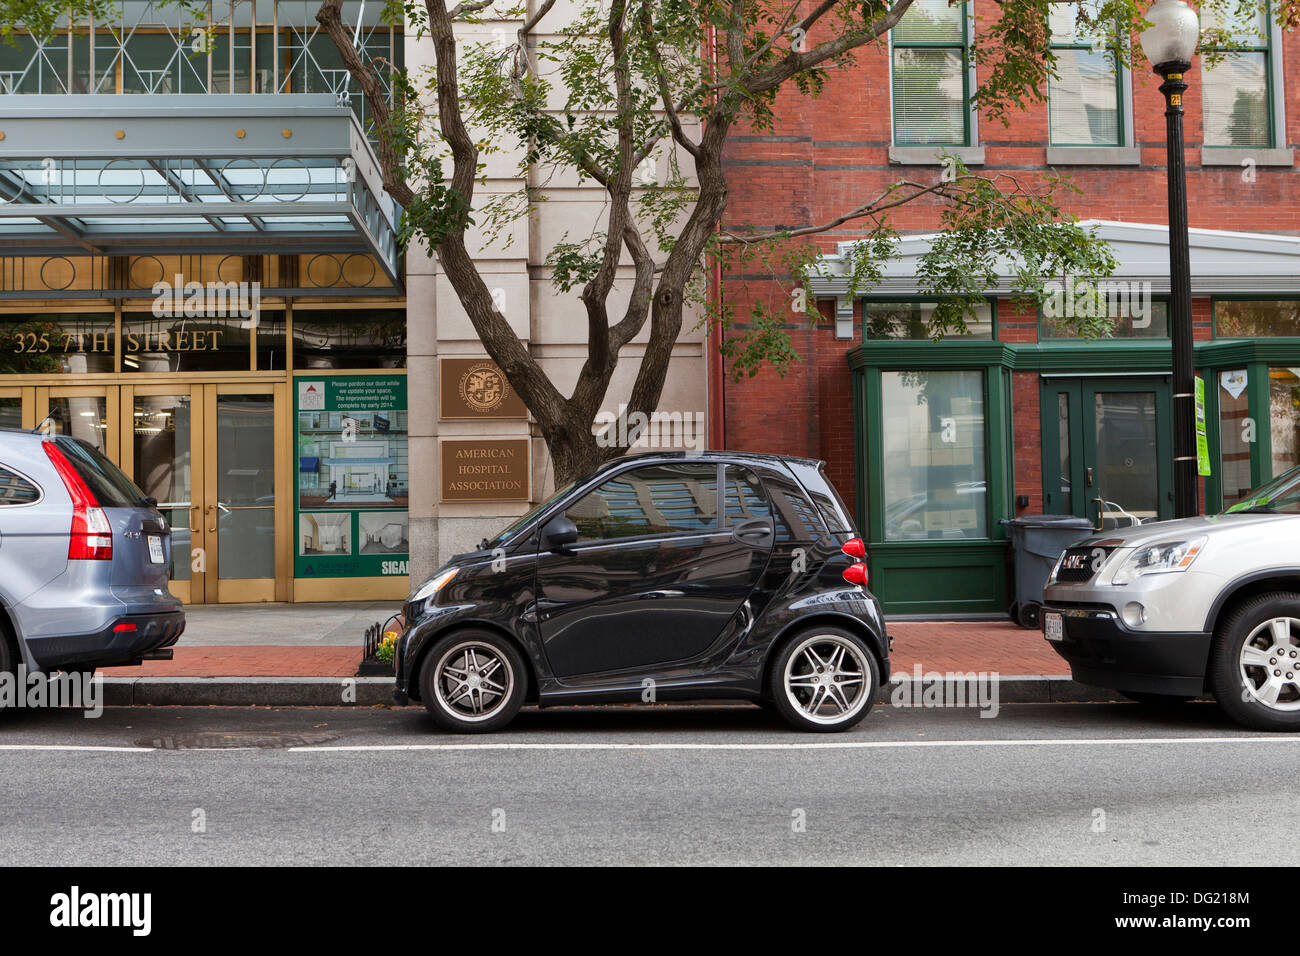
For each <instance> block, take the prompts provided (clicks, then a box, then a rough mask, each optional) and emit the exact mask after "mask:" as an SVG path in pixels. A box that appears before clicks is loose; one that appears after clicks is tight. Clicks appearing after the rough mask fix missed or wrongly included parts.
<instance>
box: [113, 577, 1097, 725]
mask: <svg viewBox="0 0 1300 956" xmlns="http://www.w3.org/2000/svg"><path fill="white" fill-rule="evenodd" d="M397 610H398V605H396V604H394V603H388V602H364V603H340V604H235V605H199V606H193V607H189V608H187V609H186V612H185V613H186V621H187V623H186V628H185V634H184V635H183V636H182V637H181V640H180V642H179V643H178V644H177V645H176V647H175V650H174V653H175V657H174V659H173V660H170V661H149V662H147V663H145V664H143V665H141V666H140V667H111V668H107V669H105V670H104V671H103V674H104V676H105V678H106V680H107V686H108V688H109V693H108V702H109V703H114V704H199V705H203V704H265V705H272V706H292V705H307V704H318V705H332V704H340V703H357V704H363V705H366V704H370V705H374V704H387V703H391V702H392V679H391V678H388V677H369V678H357V679H356V681H355V682H352V681H350V680H349V679H350V678H353V677H354V676H355V675H356V672H357V665H358V664H359V663H360V662H361V640H362V636H363V634H364V633H365V629H366V628H367V627H369V626H370V625H371V624H374V623H376V622H379V623H382V622H384V621H385V620H386V619H387V618H388V617H389V615H391V614H393V613H394V612H395V611H397ZM888 626H889V633H890V635H891V636H892V637H893V638H894V652H893V661H892V669H893V673H894V676H895V679H905V680H911V679H915V676H916V673H917V668H920V673H921V675H922V677H925V678H931V677H932V675H934V674H936V673H938V674H948V673H958V674H967V673H971V672H974V673H977V674H986V675H997V677H998V679H999V694H1000V697H1001V700H1002V701H1003V702H1006V703H1014V702H1047V701H1067V700H1068V701H1085V700H1113V699H1115V696H1116V695H1115V694H1114V693H1112V692H1110V691H1104V690H1099V689H1096V688H1088V687H1083V686H1082V685H1079V684H1075V683H1074V682H1073V681H1072V680H1071V679H1070V677H1069V668H1068V667H1067V666H1066V665H1065V662H1064V661H1062V660H1061V659H1060V658H1059V657H1058V656H1057V655H1056V653H1055V652H1054V651H1053V650H1052V649H1051V647H1050V646H1048V644H1047V642H1046V641H1044V640H1043V637H1042V635H1041V634H1040V633H1039V632H1037V631H1026V630H1024V629H1022V628H1019V627H1017V626H1016V625H1014V624H1012V623H1010V622H1009V621H1005V620H988V621H970V620H960V621H917V620H898V621H890V622H888ZM344 694H350V695H352V697H351V699H344V698H343V695H344Z"/></svg>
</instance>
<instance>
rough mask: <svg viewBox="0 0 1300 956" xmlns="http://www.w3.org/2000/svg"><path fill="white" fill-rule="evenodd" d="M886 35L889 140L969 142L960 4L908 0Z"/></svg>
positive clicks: (966, 56) (905, 142)
mask: <svg viewBox="0 0 1300 956" xmlns="http://www.w3.org/2000/svg"><path fill="white" fill-rule="evenodd" d="M890 39H891V43H892V44H893V54H892V55H893V73H892V83H893V98H894V143H895V145H898V146H930V145H951V146H967V145H969V144H970V141H971V129H970V125H971V124H970V108H969V93H970V91H969V89H968V81H969V39H968V36H967V26H966V4H964V3H957V4H954V5H949V3H948V0H914V2H913V3H912V5H911V6H910V7H909V8H908V10H907V13H905V14H904V15H903V18H902V19H901V20H900V21H899V22H898V24H897V25H896V26H895V27H894V28H893V30H891V31H890Z"/></svg>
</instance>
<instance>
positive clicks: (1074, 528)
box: [1000, 515, 1096, 628]
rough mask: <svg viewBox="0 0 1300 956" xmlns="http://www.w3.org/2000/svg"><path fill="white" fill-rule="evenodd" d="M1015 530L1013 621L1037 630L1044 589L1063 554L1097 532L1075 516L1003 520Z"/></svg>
mask: <svg viewBox="0 0 1300 956" xmlns="http://www.w3.org/2000/svg"><path fill="white" fill-rule="evenodd" d="M1000 523H1001V524H1004V525H1006V526H1007V527H1008V528H1009V529H1010V530H1011V547H1012V548H1014V549H1015V557H1016V599H1015V601H1014V602H1013V603H1012V605H1011V608H1010V613H1011V619H1012V620H1013V621H1015V622H1016V623H1017V624H1019V625H1020V626H1021V627H1027V628H1037V627H1038V619H1039V612H1040V611H1042V609H1043V588H1044V587H1046V586H1047V576H1048V575H1049V574H1051V573H1052V565H1054V564H1055V563H1056V559H1057V558H1059V557H1060V556H1061V552H1062V551H1064V550H1065V549H1066V548H1068V547H1069V546H1070V545H1072V544H1074V543H1075V542H1076V541H1081V540H1083V539H1084V538H1086V537H1088V535H1090V534H1093V533H1095V531H1096V529H1095V528H1094V527H1093V526H1092V522H1090V521H1089V520H1088V519H1087V518H1076V517H1075V516H1074V515H1021V516H1020V517H1018V518H1011V519H1006V518H1004V519H1002V521H1001V522H1000Z"/></svg>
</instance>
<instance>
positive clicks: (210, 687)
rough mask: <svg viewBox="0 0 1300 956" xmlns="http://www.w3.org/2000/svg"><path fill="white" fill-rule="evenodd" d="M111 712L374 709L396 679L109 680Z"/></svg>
mask: <svg viewBox="0 0 1300 956" xmlns="http://www.w3.org/2000/svg"><path fill="white" fill-rule="evenodd" d="M102 679H103V681H104V705H105V706H106V707H256V706H263V707H340V706H356V707H373V706H375V705H376V704H391V703H393V678H391V677H105V678H102Z"/></svg>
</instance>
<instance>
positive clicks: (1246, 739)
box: [0, 734, 1300, 754]
mask: <svg viewBox="0 0 1300 956" xmlns="http://www.w3.org/2000/svg"><path fill="white" fill-rule="evenodd" d="M1169 744H1300V736H1283V735H1280V734H1256V735H1250V736H1241V737H1063V738H1059V739H1053V738H1051V737H1043V738H1039V737H1035V738H1031V739H1025V738H1011V739H1008V740H845V741H833V740H831V741H827V740H810V741H804V742H800V743H754V744H746V743H613V742H609V743H604V742H582V743H580V742H573V743H562V742H556V743H527V742H513V743H490V742H488V743H449V744H343V745H340V746H335V747H330V746H304V747H285V748H278V747H277V748H265V747H186V748H184V749H182V750H171V751H167V750H164V749H163V748H159V747H110V746H97V745H89V744H0V752H6V751H27V752H36V753H40V752H49V753H130V754H148V753H232V752H242V753H247V752H248V751H250V750H268V749H273V750H287V751H289V752H292V753H390V752H391V753H401V752H415V753H419V752H429V753H439V752H454V751H475V750H480V751H488V750H534V751H556V752H558V751H610V750H662V751H674V750H680V751H689V750H697V751H698V750H717V751H728V750H730V751H781V750H906V749H912V748H923V747H952V748H969V747H1107V746H1121V747H1132V746H1165V745H1169Z"/></svg>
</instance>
